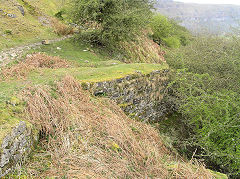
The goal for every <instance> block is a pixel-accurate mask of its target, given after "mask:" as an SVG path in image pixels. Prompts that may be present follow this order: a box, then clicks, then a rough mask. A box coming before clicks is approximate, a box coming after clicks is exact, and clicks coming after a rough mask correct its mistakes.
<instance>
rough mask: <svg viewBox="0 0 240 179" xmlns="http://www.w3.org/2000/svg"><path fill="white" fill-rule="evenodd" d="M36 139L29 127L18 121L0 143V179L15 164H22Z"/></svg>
mask: <svg viewBox="0 0 240 179" xmlns="http://www.w3.org/2000/svg"><path fill="white" fill-rule="evenodd" d="M36 139H37V134H35V135H34V133H33V130H32V129H31V126H30V125H29V126H27V124H26V122H24V121H20V122H19V123H18V124H16V126H15V127H13V128H12V129H11V130H10V132H9V133H8V134H7V135H6V136H5V137H4V138H3V140H2V141H1V142H0V178H1V177H3V176H5V175H6V174H8V173H9V172H10V171H12V170H13V169H14V168H15V166H16V164H17V163H21V162H23V160H24V159H25V157H26V156H27V154H28V153H29V152H30V151H31V147H32V144H33V141H34V140H36Z"/></svg>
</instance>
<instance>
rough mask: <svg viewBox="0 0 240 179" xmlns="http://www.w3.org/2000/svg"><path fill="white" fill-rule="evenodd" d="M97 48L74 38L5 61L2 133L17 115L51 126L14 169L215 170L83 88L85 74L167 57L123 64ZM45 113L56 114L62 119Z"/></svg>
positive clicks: (123, 71)
mask: <svg viewBox="0 0 240 179" xmlns="http://www.w3.org/2000/svg"><path fill="white" fill-rule="evenodd" d="M95 50H96V49H94V48H91V47H90V46H87V45H86V44H78V45H77V44H75V43H74V42H73V41H72V40H71V39H70V40H65V41H62V42H57V43H56V44H51V45H49V46H42V47H41V48H40V49H38V50H35V51H30V52H28V53H33V52H34V53H35V54H33V55H30V54H28V55H27V56H26V58H25V60H23V61H20V62H14V63H12V64H9V65H8V66H7V67H4V68H2V70H1V76H2V79H1V80H0V104H1V105H0V113H1V116H2V117H1V120H0V123H1V127H4V129H5V130H4V132H3V131H2V132H1V134H2V135H1V136H2V137H3V136H4V135H5V134H6V133H7V132H8V130H9V129H11V126H12V125H14V124H15V123H16V122H17V121H19V120H27V121H30V122H31V124H34V125H35V126H42V127H43V128H45V127H46V129H47V131H45V132H46V136H44V135H41V138H40V139H41V140H40V143H39V145H38V146H37V147H36V148H35V149H34V152H33V153H32V154H31V156H30V157H29V159H28V160H27V164H26V165H24V166H22V167H21V169H19V170H17V171H16V173H15V174H10V175H9V177H10V178H17V177H23V178H24V177H25V178H39V177H40V178H41V177H67V178H74V177H75V178H82V177H87V178H89V177H90V178H112V177H113V178H116V177H120V178H122V177H128V178H129V177H130V178H144V177H146V176H148V177H153V178H154V177H163V176H164V177H165V178H173V177H177V176H178V177H179V176H182V177H188V178H194V177H196V176H199V177H204V178H211V177H212V176H213V175H216V176H218V175H219V174H213V173H212V172H211V171H209V170H206V169H205V167H204V166H202V165H201V164H198V163H197V162H193V161H191V162H186V161H185V160H183V159H181V158H178V157H177V158H176V156H175V153H173V152H171V150H170V149H168V145H165V143H164V141H163V140H162V139H161V136H160V135H159V133H158V131H157V130H156V129H155V128H154V127H152V126H151V125H148V124H144V123H142V122H136V121H134V120H132V119H129V118H128V117H127V116H126V115H125V114H123V112H122V111H121V110H120V108H119V107H118V106H116V104H114V103H113V102H111V101H109V100H108V99H104V98H96V97H93V96H90V94H89V93H88V92H86V91H83V90H82V89H81V85H80V82H95V81H105V80H112V79H116V78H121V77H124V76H126V75H128V74H134V73H136V71H138V72H142V73H143V74H147V73H150V72H151V71H153V70H162V69H168V65H167V64H166V63H162V64H144V63H132V64H125V63H122V62H120V61H116V60H114V59H112V58H111V57H110V56H107V55H103V54H99V53H98V52H95ZM39 52H41V53H39ZM43 53H45V54H43ZM50 55H51V56H50ZM54 56H55V57H54ZM62 87H63V88H62ZM62 90H64V91H62ZM20 99H21V100H20ZM46 99H48V100H49V102H50V101H51V102H50V103H46V101H45V100H46ZM5 101H9V104H13V103H14V104H15V103H16V105H15V106H12V105H8V104H6V102H5ZM23 101H25V102H23ZM36 104H38V105H36ZM60 111H61V112H60ZM3 114H6V115H5V117H4V115H3ZM46 114H49V115H50V116H51V117H50V118H55V119H59V120H58V122H57V123H58V125H57V126H59V127H57V128H56V124H54V123H52V122H51V120H48V119H49V116H48V115H47V116H46ZM26 116H27V117H26ZM37 116H44V117H43V118H42V117H40V118H39V117H37ZM29 125H30V124H29ZM44 125H46V126H44ZM62 129H63V130H62ZM47 134H50V135H47ZM47 136H48V137H47ZM56 136H58V137H56ZM66 136H69V137H70V138H69V139H67V140H70V139H71V141H72V142H71V145H70V146H69V145H68V143H66Z"/></svg>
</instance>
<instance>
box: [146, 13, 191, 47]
mask: <svg viewBox="0 0 240 179" xmlns="http://www.w3.org/2000/svg"><path fill="white" fill-rule="evenodd" d="M150 27H151V29H152V31H153V35H152V37H153V39H154V41H156V42H157V43H158V44H163V45H166V46H168V47H171V48H178V47H180V45H183V46H185V45H187V44H188V43H189V39H190V38H191V35H190V33H189V32H188V30H187V29H186V28H185V27H182V26H180V25H178V24H177V23H176V22H175V21H173V20H169V19H168V18H167V17H165V16H163V15H161V14H156V15H154V16H153V18H152V20H151V23H150Z"/></svg>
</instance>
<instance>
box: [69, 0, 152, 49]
mask: <svg viewBox="0 0 240 179" xmlns="http://www.w3.org/2000/svg"><path fill="white" fill-rule="evenodd" d="M151 7H152V2H151V0H129V1H125V0H72V9H71V12H70V13H71V17H72V21H73V22H74V23H76V24H78V25H81V26H82V27H83V28H84V29H88V30H90V31H91V32H90V33H89V36H90V38H89V40H90V42H92V43H94V44H96V43H97V44H100V45H112V44H114V43H117V42H120V41H124V40H129V39H131V38H133V37H134V36H135V35H136V34H137V33H138V32H140V31H141V30H142V29H143V28H144V27H145V25H146V24H147V23H148V20H149V19H150V17H151V14H152V13H151Z"/></svg>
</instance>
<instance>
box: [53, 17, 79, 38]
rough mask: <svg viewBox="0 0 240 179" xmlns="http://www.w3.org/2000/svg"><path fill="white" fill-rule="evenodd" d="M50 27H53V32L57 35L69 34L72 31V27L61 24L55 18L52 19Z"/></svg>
mask: <svg viewBox="0 0 240 179" xmlns="http://www.w3.org/2000/svg"><path fill="white" fill-rule="evenodd" d="M52 27H53V28H54V32H55V33H56V34H58V35H70V34H73V33H74V30H73V28H72V27H70V26H67V25H65V24H63V23H62V22H60V21H59V20H57V19H52Z"/></svg>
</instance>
